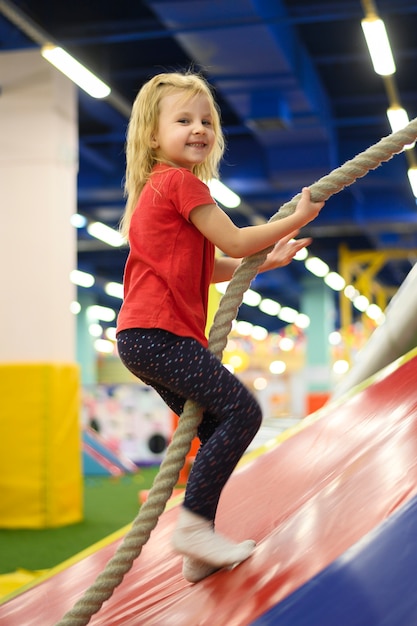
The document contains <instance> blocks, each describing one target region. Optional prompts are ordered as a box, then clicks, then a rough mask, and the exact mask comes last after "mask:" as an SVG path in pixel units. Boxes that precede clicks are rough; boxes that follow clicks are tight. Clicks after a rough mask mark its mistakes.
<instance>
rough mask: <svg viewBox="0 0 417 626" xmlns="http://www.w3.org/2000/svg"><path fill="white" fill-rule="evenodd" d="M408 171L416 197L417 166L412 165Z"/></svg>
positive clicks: (416, 196)
mask: <svg viewBox="0 0 417 626" xmlns="http://www.w3.org/2000/svg"><path fill="white" fill-rule="evenodd" d="M407 173H408V180H409V181H410V185H411V189H412V190H413V194H414V197H415V198H417V167H410V168H409V169H408V172H407Z"/></svg>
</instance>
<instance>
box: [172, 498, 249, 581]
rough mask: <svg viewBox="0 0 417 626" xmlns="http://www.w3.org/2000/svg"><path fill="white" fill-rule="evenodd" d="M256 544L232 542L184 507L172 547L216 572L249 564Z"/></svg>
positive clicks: (199, 516)
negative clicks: (247, 560)
mask: <svg viewBox="0 0 417 626" xmlns="http://www.w3.org/2000/svg"><path fill="white" fill-rule="evenodd" d="M255 545H256V544H255V542H254V541H252V540H247V541H242V542H241V543H233V542H232V541H229V539H226V537H223V536H222V535H219V534H218V533H215V532H214V528H213V524H212V523H211V522H210V521H209V520H207V519H205V518H204V517H201V515H196V514H195V513H192V512H191V511H189V510H188V509H185V508H184V507H182V508H181V510H180V514H179V517H178V522H177V527H176V529H175V531H174V534H173V537H172V546H173V548H174V550H176V552H179V553H180V554H183V555H185V556H189V557H191V558H192V559H194V560H196V561H202V562H203V563H206V564H208V565H211V566H212V567H213V568H216V569H218V568H220V567H227V566H229V565H234V564H236V563H241V562H242V561H245V560H246V559H247V558H248V557H249V556H250V555H251V554H252V552H253V550H254V548H255ZM211 573H212V572H211Z"/></svg>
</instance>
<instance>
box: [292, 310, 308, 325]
mask: <svg viewBox="0 0 417 626" xmlns="http://www.w3.org/2000/svg"><path fill="white" fill-rule="evenodd" d="M294 324H295V325H296V326H298V328H308V327H309V326H310V318H309V317H308V315H306V314H305V313H299V314H298V315H297V317H296V318H295V320H294Z"/></svg>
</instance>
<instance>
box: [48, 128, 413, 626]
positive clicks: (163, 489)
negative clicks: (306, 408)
mask: <svg viewBox="0 0 417 626" xmlns="http://www.w3.org/2000/svg"><path fill="white" fill-rule="evenodd" d="M416 138H417V118H416V119H414V120H412V121H411V122H410V123H409V124H408V125H407V126H406V127H405V128H404V129H402V130H400V131H397V132H396V133H392V134H391V135H388V136H387V137H384V138H382V139H381V140H380V141H379V142H378V143H376V144H375V145H373V146H371V147H369V148H367V150H365V151H364V152H362V153H360V154H359V155H357V156H355V157H354V158H353V159H351V160H349V161H346V162H345V163H344V164H343V165H342V166H340V167H338V168H336V169H335V170H333V171H332V172H331V173H330V174H327V175H326V176H323V178H321V179H320V180H318V181H317V182H315V183H313V184H312V185H310V190H311V197H312V200H313V201H315V202H320V201H325V200H328V199H329V198H330V196H332V195H333V194H335V193H338V192H339V191H342V190H343V189H344V188H345V187H347V186H349V185H351V184H352V183H354V182H355V181H356V180H357V179H358V178H362V177H363V176H365V175H366V174H367V173H368V172H369V171H370V170H374V169H376V168H377V167H378V166H379V165H381V164H382V163H385V162H386V161H389V160H390V159H391V158H392V157H393V156H394V155H395V154H398V153H399V152H401V151H402V149H403V148H404V146H405V145H408V144H410V143H412V142H413V141H415V140H416ZM300 197H301V194H297V195H296V196H294V198H293V199H292V200H290V201H289V202H287V203H286V204H284V205H282V207H281V208H280V209H279V211H278V212H277V213H276V214H275V215H274V216H273V217H272V218H271V220H270V221H275V220H277V219H282V218H283V217H286V216H288V215H291V214H292V213H293V212H294V210H295V207H296V205H297V203H298V201H299V199H300ZM271 249H272V248H268V249H266V250H263V251H261V252H257V253H256V254H254V255H252V256H250V257H247V258H246V259H244V260H243V261H242V263H241V264H240V265H239V267H238V268H237V269H236V271H235V273H234V275H233V277H232V280H231V281H230V283H229V285H228V288H227V290H226V292H225V294H224V295H223V297H222V299H221V301H220V304H219V308H218V310H217V313H216V315H215V317H214V321H213V325H212V327H211V330H210V334H209V349H210V350H211V351H212V352H213V353H214V354H215V355H216V356H217V357H218V358H219V359H221V358H222V355H223V350H224V348H225V346H226V343H227V338H228V335H229V333H230V330H231V328H232V322H233V320H234V319H235V318H236V315H237V310H238V308H239V307H240V305H241V303H242V299H243V295H244V293H245V291H246V290H247V289H248V288H249V286H250V283H251V281H252V280H253V278H254V277H255V276H256V274H257V270H258V268H259V266H260V265H262V263H263V262H264V261H265V259H266V256H267V254H268V253H269V252H270V250H271ZM201 417H202V410H201V408H200V407H199V406H198V405H197V404H196V403H194V402H192V401H190V400H188V401H187V402H186V403H185V407H184V412H183V413H182V415H181V418H180V420H179V423H178V427H177V429H176V431H175V433H174V436H173V438H172V441H171V444H170V446H169V448H168V450H167V454H166V456H165V459H164V460H163V462H162V464H161V466H160V469H159V472H158V474H157V476H156V477H155V481H154V484H153V486H152V488H151V490H150V492H149V495H148V499H147V501H146V502H145V503H144V504H143V505H142V506H141V508H140V510H139V513H138V515H137V517H136V519H135V520H134V521H133V524H132V527H131V529H130V530H129V531H128V533H127V534H126V535H125V537H124V540H123V542H122V543H121V545H120V546H119V548H118V549H117V551H116V552H115V554H114V556H113V557H112V558H111V559H110V560H109V561H108V563H107V565H106V567H105V569H104V570H103V571H102V572H101V573H100V574H99V575H98V577H97V578H96V580H95V581H94V583H93V584H92V585H91V586H90V587H89V588H88V589H87V590H86V591H85V593H84V595H83V596H82V597H81V598H80V599H79V600H78V601H77V602H76V604H75V605H74V606H73V608H72V609H70V610H69V611H68V612H67V613H66V614H65V615H64V616H63V618H62V619H61V620H60V621H59V622H58V623H57V624H56V626H85V625H86V624H88V623H89V621H90V619H91V617H92V616H93V615H94V614H95V613H97V612H98V611H99V610H100V608H101V606H102V605H103V603H104V602H105V601H106V600H108V599H109V598H110V597H111V596H112V594H113V591H114V589H115V588H116V587H117V586H118V585H120V583H121V582H122V580H123V578H124V576H125V574H126V573H127V572H128V571H129V570H130V569H131V567H132V565H133V563H134V561H135V559H136V558H137V557H138V556H139V554H140V553H141V550H142V547H143V546H144V545H145V544H146V542H147V541H148V539H149V536H150V534H151V532H152V530H153V529H154V528H155V526H156V525H157V523H158V519H159V517H160V516H161V514H162V513H163V511H164V509H165V506H166V503H167V501H168V500H169V498H170V496H171V494H172V491H173V489H174V487H175V485H176V484H177V482H178V478H179V474H180V471H181V469H182V467H183V465H184V461H185V458H186V455H187V453H188V451H189V450H190V447H191V442H192V440H193V439H194V437H195V436H196V434H197V428H198V425H199V423H200V421H201Z"/></svg>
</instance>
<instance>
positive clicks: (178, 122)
mask: <svg viewBox="0 0 417 626" xmlns="http://www.w3.org/2000/svg"><path fill="white" fill-rule="evenodd" d="M214 141H215V134H214V131H213V127H212V117H211V112H210V104H209V101H208V99H207V97H206V96H205V95H203V94H198V95H196V96H194V97H192V98H190V99H188V100H186V101H184V95H183V94H180V93H173V94H170V95H167V96H164V97H163V98H162V99H161V103H160V116H159V125H158V129H157V132H156V134H155V136H154V138H153V140H152V146H151V147H152V148H153V150H154V152H155V156H156V157H157V158H158V160H160V161H167V162H168V163H173V164H174V165H177V166H178V167H185V168H186V169H189V170H191V171H192V169H193V167H194V166H195V165H198V164H199V163H202V162H203V161H204V159H206V158H207V156H208V155H209V154H210V152H211V150H212V148H213V145H214Z"/></svg>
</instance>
